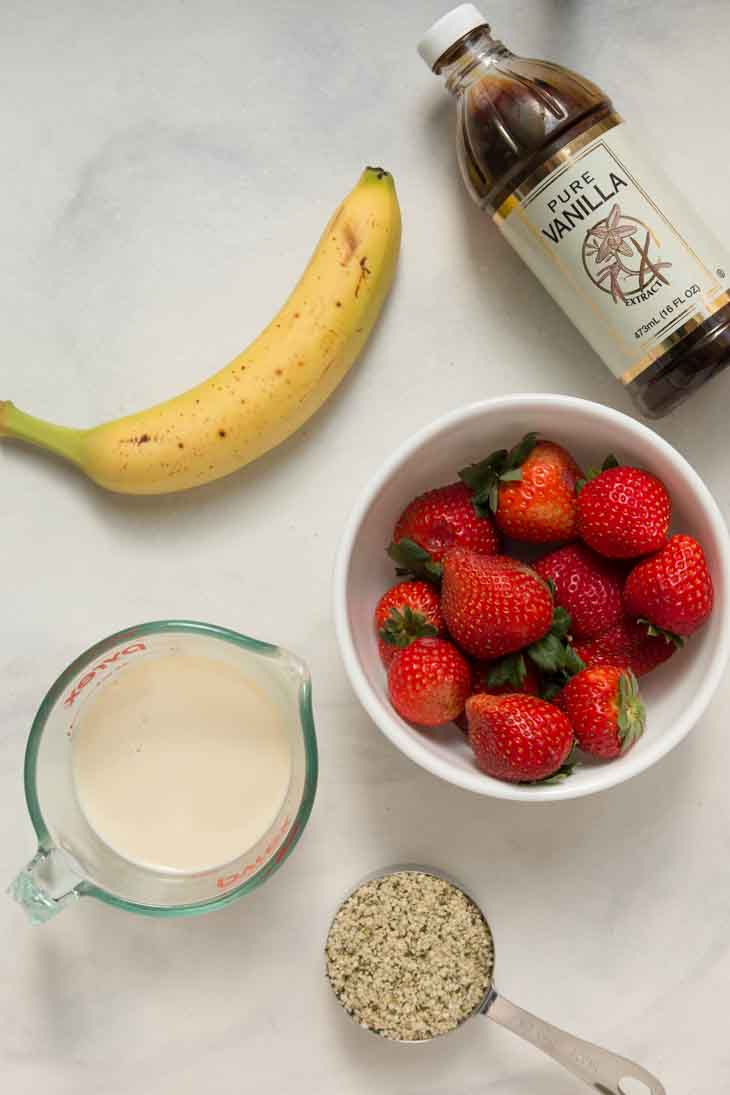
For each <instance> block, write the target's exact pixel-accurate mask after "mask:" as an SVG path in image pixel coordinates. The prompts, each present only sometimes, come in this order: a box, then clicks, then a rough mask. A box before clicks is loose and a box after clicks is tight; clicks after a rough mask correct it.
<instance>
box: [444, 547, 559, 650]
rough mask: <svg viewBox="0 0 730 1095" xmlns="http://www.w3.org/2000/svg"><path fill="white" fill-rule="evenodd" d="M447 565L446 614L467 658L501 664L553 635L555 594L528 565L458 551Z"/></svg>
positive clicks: (451, 553)
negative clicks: (502, 659) (497, 660)
mask: <svg viewBox="0 0 730 1095" xmlns="http://www.w3.org/2000/svg"><path fill="white" fill-rule="evenodd" d="M442 565H443V585H442V589H441V611H442V612H443V614H444V619H445V620H446V625H447V627H448V629H449V631H450V632H451V634H452V635H453V637H454V639H455V641H456V642H457V643H458V644H459V646H460V647H461V648H462V649H463V650H465V651H466V652H467V654H471V655H473V656H474V657H475V658H498V657H500V656H501V655H503V654H509V653H511V652H512V651H514V650H520V649H521V648H522V647H523V646H528V645H529V644H530V643H534V642H536V641H537V640H538V639H541V638H542V637H543V636H544V635H545V634H546V633H547V632H548V631H549V629H550V625H551V623H552V616H553V601H552V597H551V595H550V590H549V588H548V586H547V584H546V583H545V582H544V581H543V580H542V578H541V577H540V576H539V575H538V574H536V573H535V571H534V570H532V568H531V567H528V566H526V564H525V563H521V562H519V561H518V560H517V559H511V558H509V557H508V556H506V555H476V554H475V553H474V552H473V551H466V550H464V548H452V549H451V551H449V552H447V553H446V555H445V556H444V560H443V564H442Z"/></svg>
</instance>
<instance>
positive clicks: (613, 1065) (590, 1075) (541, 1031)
mask: <svg viewBox="0 0 730 1095" xmlns="http://www.w3.org/2000/svg"><path fill="white" fill-rule="evenodd" d="M403 873H409V874H412V873H417V874H425V875H430V876H432V877H433V878H437V879H441V880H442V881H444V882H446V883H448V884H449V885H450V886H453V887H454V888H455V889H457V890H460V891H461V893H462V894H464V896H465V897H466V898H467V899H468V901H470V902H471V904H472V905H473V906H474V908H475V909H476V910H477V911H478V913H479V915H480V916H481V918H482V919H483V920H484V923H485V924H486V925H487V928H488V929H489V934H490V935H491V929H490V928H489V921H488V920H487V918H486V916H484V913H483V912H482V910H481V908H480V906H479V903H478V902H477V901H476V900H475V898H474V897H473V896H472V895H471V894H470V893H469V891H468V890H467V889H465V887H464V886H462V885H461V883H459V882H456V881H455V880H454V879H453V878H450V877H449V875H447V874H445V873H444V872H443V871H439V870H436V869H434V868H433V867H424V866H421V865H420V864H412V863H410V864H396V865H394V866H392V867H385V868H383V869H382V870H379V871H375V872H374V873H373V874H370V875H368V876H367V877H366V878H364V879H362V880H361V881H360V882H359V883H358V884H357V886H355V887H354V888H353V889H352V890H351V891H350V893H349V894H347V895H346V897H345V898H344V900H343V902H342V904H344V901H347V899H348V898H349V897H351V896H352V895H353V894H355V893H356V892H357V891H358V890H359V889H360V887H361V886H363V885H365V884H366V883H368V882H374V881H377V880H378V879H381V878H386V877H388V876H391V875H398V874H403ZM342 904H341V905H340V906H339V908H342ZM339 908H338V910H337V911H338V912H339ZM336 915H337V914H335V917H336ZM333 924H334V918H333V922H332V925H330V932H331V931H332V926H333ZM328 940H329V935H328ZM492 947H493V950H494V937H493V936H492ZM370 961H372V958H370ZM491 968H492V975H491V976H490V980H489V984H488V985H487V988H486V991H485V994H484V996H483V998H482V1000H481V1001H480V1002H479V1004H477V1006H476V1007H475V1008H474V1010H473V1011H472V1012H471V1013H470V1014H468V1015H466V1016H465V1017H464V1018H463V1019H462V1020H461V1022H460V1023H459V1024H458V1026H461V1025H462V1024H463V1023H465V1022H466V1021H467V1020H468V1019H471V1018H473V1017H474V1016H475V1015H485V1016H486V1017H487V1018H488V1019H491V1020H492V1021H493V1022H495V1023H498V1024H499V1025H500V1026H502V1027H506V1028H507V1030H511V1031H512V1032H513V1034H517V1035H519V1037H520V1038H523V1039H524V1040H525V1041H526V1042H530V1043H531V1044H532V1045H533V1046H535V1047H536V1048H537V1049H540V1050H542V1052H543V1053H545V1054H547V1055H548V1057H552V1058H553V1060H554V1061H557V1062H558V1064H561V1065H562V1066H563V1068H565V1069H567V1071H568V1072H571V1073H572V1074H573V1075H574V1076H577V1077H578V1079H579V1080H583V1081H584V1082H585V1083H586V1084H588V1086H589V1087H591V1088H592V1089H593V1090H594V1091H597V1092H601V1093H602V1095H666V1091H665V1089H664V1087H663V1086H662V1084H661V1083H660V1082H659V1080H657V1079H656V1077H655V1076H652V1075H651V1073H649V1072H647V1070H646V1069H645V1068H642V1067H641V1066H640V1065H637V1064H634V1062H633V1061H629V1060H627V1059H626V1058H625V1057H620V1056H618V1054H616V1053H611V1052H610V1051H609V1050H607V1049H602V1048H601V1047H600V1046H597V1045H594V1044H593V1043H592V1042H586V1041H584V1040H583V1039H581V1038H576V1037H575V1035H573V1034H568V1033H567V1031H564V1030H560V1029H559V1028H558V1027H554V1026H552V1025H551V1024H550V1023H547V1022H545V1020H544V1019H538V1018H537V1016H535V1015H531V1014H530V1012H528V1011H525V1010H524V1009H522V1008H519V1007H517V1006H516V1005H515V1004H512V1003H510V1001H509V1000H506V999H505V998H504V997H503V996H501V995H500V994H499V993H498V992H497V990H496V988H495V987H494V980H493V973H494V958H493V957H492V964H491ZM348 1014H349V1012H348ZM351 1017H352V1018H354V1019H355V1021H356V1022H358V1019H357V1017H356V1016H351ZM359 1025H362V1024H359ZM366 1029H368V1030H369V1031H370V1033H373V1034H377V1035H378V1036H380V1037H383V1035H381V1034H380V1032H379V1031H375V1030H371V1028H369V1027H366ZM453 1029H456V1027H454V1028H453ZM448 1033H451V1031H449V1032H448ZM433 1037H440V1035H431V1036H430V1037H426V1038H420V1039H412V1040H405V1039H403V1040H400V1041H401V1044H402V1045H419V1044H422V1043H423V1042H427V1041H431V1039H432V1038H433ZM389 1040H392V1041H399V1039H395V1038H393V1039H389Z"/></svg>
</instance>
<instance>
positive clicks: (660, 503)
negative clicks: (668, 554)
mask: <svg viewBox="0 0 730 1095" xmlns="http://www.w3.org/2000/svg"><path fill="white" fill-rule="evenodd" d="M671 514H672V503H671V500H670V498H669V495H668V494H667V491H666V488H665V487H664V484H663V483H662V482H661V481H660V480H659V479H657V478H656V476H654V475H650V474H649V472H648V471H642V470H641V468H627V467H623V466H620V467H608V468H606V470H605V471H602V472H601V473H600V474H599V475H597V476H596V478H595V479H591V480H589V481H588V482H587V483H586V484H585V486H584V487H583V488H582V489H581V491H580V493H579V494H578V535H579V536H580V537H581V539H582V540H585V542H586V543H587V544H588V546H589V547H592V548H593V550H594V551H597V552H598V553H599V555H607V556H608V557H609V558H610V559H630V558H632V557H633V556H636V555H647V554H648V553H649V552H650V551H657V550H658V549H659V548H661V547H663V546H664V544H665V543H666V539H667V532H668V531H669V520H670V517H671Z"/></svg>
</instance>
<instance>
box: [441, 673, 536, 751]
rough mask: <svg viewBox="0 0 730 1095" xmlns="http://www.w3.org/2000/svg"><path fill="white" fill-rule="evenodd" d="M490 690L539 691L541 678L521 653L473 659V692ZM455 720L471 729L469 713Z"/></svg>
mask: <svg viewBox="0 0 730 1095" xmlns="http://www.w3.org/2000/svg"><path fill="white" fill-rule="evenodd" d="M482 692H488V693H489V695H490V696H506V695H513V694H514V693H517V692H520V693H525V694H526V695H528V696H538V695H539V694H540V678H539V676H538V673H537V670H536V669H535V666H534V665H533V664H532V662H526V661H525V659H524V658H523V657H522V655H521V654H517V655H515V654H508V655H507V657H506V658H500V660H499V661H496V662H473V663H472V667H471V690H470V695H472V696H476V695H479V694H480V693H482ZM454 722H455V723H456V725H457V726H458V727H459V729H460V730H462V731H463V732H464V733H465V734H467V733H468V732H469V727H468V724H467V720H466V713H464V714H463V715H459V717H458V718H457V719H454Z"/></svg>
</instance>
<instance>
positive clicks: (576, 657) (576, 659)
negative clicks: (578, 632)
mask: <svg viewBox="0 0 730 1095" xmlns="http://www.w3.org/2000/svg"><path fill="white" fill-rule="evenodd" d="M585 667H586V663H585V662H584V661H583V659H582V658H581V656H580V654H579V653H578V652H577V650H575V649H574V648H573V647H572V646H571V645H570V643H566V644H565V656H564V658H563V666H562V668H563V672H564V673H565V675H566V677H567V678H568V680H570V678H571V677H574V676H575V675H576V673H580V671H581V670H582V669H585Z"/></svg>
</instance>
